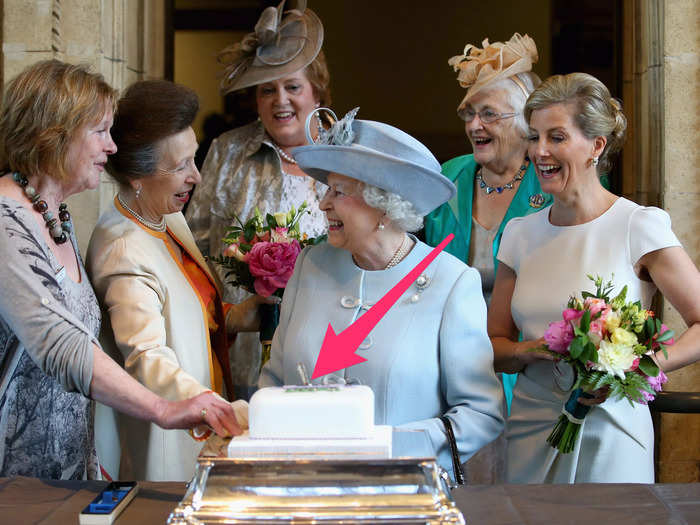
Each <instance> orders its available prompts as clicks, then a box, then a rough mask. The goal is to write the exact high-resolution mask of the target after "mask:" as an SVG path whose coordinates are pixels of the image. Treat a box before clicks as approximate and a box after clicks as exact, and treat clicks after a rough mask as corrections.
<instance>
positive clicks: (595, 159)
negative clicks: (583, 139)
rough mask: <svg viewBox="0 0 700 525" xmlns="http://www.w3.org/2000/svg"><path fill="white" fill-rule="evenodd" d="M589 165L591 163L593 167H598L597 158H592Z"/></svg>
mask: <svg viewBox="0 0 700 525" xmlns="http://www.w3.org/2000/svg"><path fill="white" fill-rule="evenodd" d="M591 163H592V164H593V165H594V166H597V165H598V157H593V160H592V161H591Z"/></svg>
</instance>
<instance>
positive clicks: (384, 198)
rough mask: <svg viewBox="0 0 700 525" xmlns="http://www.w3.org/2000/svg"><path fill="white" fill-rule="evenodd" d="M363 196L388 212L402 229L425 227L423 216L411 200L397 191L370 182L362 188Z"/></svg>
mask: <svg viewBox="0 0 700 525" xmlns="http://www.w3.org/2000/svg"><path fill="white" fill-rule="evenodd" d="M362 198H363V199H364V201H365V202H366V203H367V205H368V206H371V207H372V208H376V209H378V210H381V211H383V212H384V213H386V216H387V217H388V218H389V220H390V221H392V222H393V223H394V224H396V226H398V227H399V228H400V229H402V230H404V231H408V232H414V231H418V230H420V229H421V228H422V227H423V216H422V215H421V214H420V213H418V212H417V211H416V209H415V207H414V206H413V204H411V203H410V202H408V201H407V200H406V199H404V198H403V197H401V196H399V195H397V194H396V193H391V192H389V191H386V190H383V189H381V188H378V187H376V186H372V185H370V184H365V185H364V187H363V188H362Z"/></svg>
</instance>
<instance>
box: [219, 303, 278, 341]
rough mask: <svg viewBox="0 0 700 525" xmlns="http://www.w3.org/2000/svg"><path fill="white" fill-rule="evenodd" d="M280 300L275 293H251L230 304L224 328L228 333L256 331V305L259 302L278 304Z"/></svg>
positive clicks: (257, 326) (257, 320) (258, 316)
mask: <svg viewBox="0 0 700 525" xmlns="http://www.w3.org/2000/svg"><path fill="white" fill-rule="evenodd" d="M281 301H282V299H280V298H279V297H277V296H275V295H271V296H270V297H262V296H261V295H252V296H250V297H248V299H246V300H245V301H243V302H241V303H238V304H232V305H231V309H230V310H229V312H228V314H227V315H226V329H227V330H228V332H229V333H237V332H257V331H258V330H259V329H260V315H259V314H258V307H259V306H260V305H261V304H279V303H280V302H281Z"/></svg>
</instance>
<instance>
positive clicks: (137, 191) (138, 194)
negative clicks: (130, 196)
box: [136, 186, 141, 199]
mask: <svg viewBox="0 0 700 525" xmlns="http://www.w3.org/2000/svg"><path fill="white" fill-rule="evenodd" d="M140 196H141V186H139V187H138V188H136V198H137V199H138V198H139V197H140Z"/></svg>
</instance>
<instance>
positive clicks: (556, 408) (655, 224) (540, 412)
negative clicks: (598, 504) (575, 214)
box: [498, 198, 680, 483]
mask: <svg viewBox="0 0 700 525" xmlns="http://www.w3.org/2000/svg"><path fill="white" fill-rule="evenodd" d="M549 211H550V209H549V208H547V209H545V210H542V211H541V212H538V213H535V214H533V215H529V216H527V217H521V218H517V219H513V220H512V221H511V222H510V223H509V224H508V226H507V227H506V230H505V232H504V234H503V240H502V242H501V246H500V249H499V252H498V259H499V261H501V262H502V263H504V264H506V265H508V266H509V267H510V268H511V269H513V271H514V272H515V273H516V275H517V279H516V283H515V289H514V291H513V297H512V300H511V314H512V316H513V320H514V322H515V324H516V325H517V327H518V329H519V330H520V331H521V332H522V334H523V338H524V339H525V340H529V339H537V338H539V337H542V335H543V334H544V331H545V330H546V329H547V327H548V326H549V323H551V322H553V321H557V320H559V319H561V312H562V310H563V309H564V308H565V307H566V304H567V301H568V299H569V297H570V296H571V295H573V294H579V293H580V292H581V291H582V290H589V291H593V290H594V289H593V285H592V282H591V281H590V280H589V279H588V278H587V277H586V275H587V274H591V275H600V276H601V277H603V279H605V280H608V279H613V280H614V284H615V290H614V291H613V293H614V294H615V293H617V292H619V291H620V290H621V289H622V287H623V286H624V285H627V286H628V292H627V298H628V300H631V301H635V300H639V301H641V303H642V305H643V306H644V307H645V308H649V306H650V303H651V299H652V296H653V294H654V292H655V291H656V287H655V286H654V284H653V283H651V282H648V281H644V280H641V279H639V277H638V276H637V274H636V273H635V269H634V267H635V264H636V263H637V262H638V261H639V259H640V258H641V257H642V256H644V255H645V254H647V253H650V252H652V251H655V250H659V249H662V248H667V247H670V246H679V245H680V243H679V242H678V239H677V238H676V236H675V235H674V233H673V231H672V230H671V220H670V217H669V215H668V214H667V213H666V212H665V211H663V210H660V209H658V208H652V207H642V206H639V205H637V204H635V203H633V202H631V201H629V200H627V199H624V198H618V199H617V200H616V201H615V202H614V203H613V205H612V206H611V207H610V208H609V209H608V210H607V211H605V212H604V213H603V214H602V215H600V216H599V217H597V218H596V219H594V220H592V221H590V222H587V223H584V224H579V225H575V226H554V225H552V224H551V223H550V222H549ZM562 383H563V382H562V381H556V380H555V365H554V364H553V363H552V362H550V361H541V362H537V363H533V364H530V365H528V366H526V367H525V369H524V370H523V372H522V374H520V376H519V378H518V382H517V384H516V386H515V389H514V397H513V405H512V409H511V416H510V418H509V419H508V423H507V426H506V437H507V439H508V455H507V479H508V482H510V483H591V482H594V483H595V482H609V483H653V482H654V464H653V457H654V432H653V428H652V423H651V417H650V415H649V409H648V408H647V407H646V406H644V405H640V404H635V405H634V406H631V405H630V403H629V402H628V401H627V400H624V399H623V400H621V401H613V400H610V399H608V400H607V401H605V402H604V403H603V404H601V405H599V406H597V407H594V408H593V409H592V410H591V411H590V412H589V414H588V416H587V417H586V419H585V420H584V423H583V428H582V429H581V438H580V439H579V442H578V443H577V444H576V446H575V448H574V450H573V452H571V453H569V454H561V453H559V451H557V450H556V449H554V448H552V447H550V446H549V445H548V444H547V443H546V439H547V436H548V435H549V433H550V432H551V430H552V428H553V426H554V424H555V422H556V420H557V418H558V417H559V414H560V413H561V409H562V406H563V404H564V402H565V401H566V400H567V399H568V397H569V392H568V391H564V390H563V389H562V388H565V386H563V385H562Z"/></svg>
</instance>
